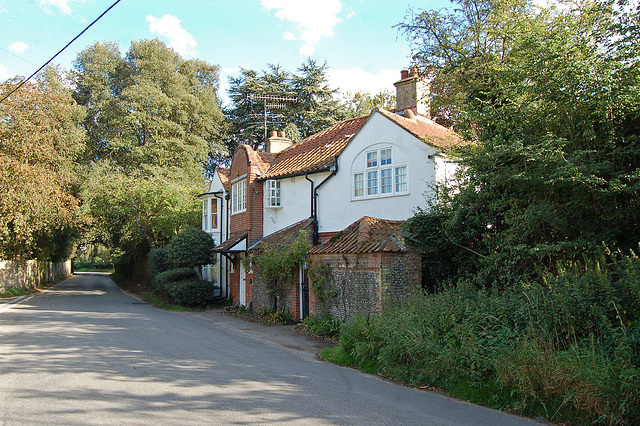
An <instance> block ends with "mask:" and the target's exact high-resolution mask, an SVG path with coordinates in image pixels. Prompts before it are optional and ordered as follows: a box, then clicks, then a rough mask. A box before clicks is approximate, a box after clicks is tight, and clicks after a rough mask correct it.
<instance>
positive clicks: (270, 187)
mask: <svg viewBox="0 0 640 426" xmlns="http://www.w3.org/2000/svg"><path fill="white" fill-rule="evenodd" d="M265 196H266V200H265V205H266V206H267V207H270V208H274V207H282V205H281V204H280V181H279V180H268V181H267V182H266V192H265Z"/></svg>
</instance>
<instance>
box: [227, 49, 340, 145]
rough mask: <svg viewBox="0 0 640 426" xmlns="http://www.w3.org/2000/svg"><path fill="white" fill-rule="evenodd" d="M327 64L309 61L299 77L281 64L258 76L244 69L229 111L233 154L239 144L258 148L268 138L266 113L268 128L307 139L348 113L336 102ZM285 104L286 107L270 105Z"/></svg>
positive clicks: (233, 85)
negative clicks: (271, 98) (282, 129)
mask: <svg viewBox="0 0 640 426" xmlns="http://www.w3.org/2000/svg"><path fill="white" fill-rule="evenodd" d="M326 72H327V65H326V64H323V65H318V64H317V63H316V62H315V61H313V60H311V59H309V60H307V61H306V62H304V63H303V64H302V65H301V66H300V68H299V69H298V74H293V73H290V72H288V71H286V70H284V69H283V68H282V67H281V66H280V65H269V66H268V69H267V70H265V71H262V72H261V73H258V72H257V71H254V70H249V69H242V70H241V72H240V76H239V77H237V78H231V79H230V89H229V95H230V98H231V101H232V104H233V105H232V107H231V108H229V109H228V111H227V112H226V114H227V116H228V118H229V120H230V121H231V122H232V123H233V130H232V131H231V132H230V136H229V138H228V140H227V147H228V149H229V152H233V151H234V150H235V147H236V146H237V144H238V143H248V144H250V145H251V146H252V147H253V148H254V149H257V148H258V147H259V146H260V145H261V144H262V143H263V142H264V139H265V133H266V131H267V130H273V129H265V126H264V114H265V110H266V114H267V127H269V126H270V125H271V126H276V125H277V126H278V127H280V128H286V129H287V130H288V133H287V134H288V135H293V136H294V137H296V136H297V139H298V140H299V139H302V138H305V137H307V136H309V135H311V134H313V133H316V132H318V131H320V130H322V129H324V128H326V127H328V126H331V125H333V124H335V123H336V122H337V121H339V120H342V119H344V118H346V113H345V111H344V109H343V108H341V107H340V105H339V104H338V102H337V101H336V100H335V99H334V95H335V93H336V90H334V89H331V88H330V87H329V85H328V80H327V76H326ZM265 96H276V97H279V98H289V99H292V100H288V101H274V102H270V101H268V100H265V99H264V97H265ZM273 104H279V105H284V106H285V107H284V108H280V107H270V106H269V105H273Z"/></svg>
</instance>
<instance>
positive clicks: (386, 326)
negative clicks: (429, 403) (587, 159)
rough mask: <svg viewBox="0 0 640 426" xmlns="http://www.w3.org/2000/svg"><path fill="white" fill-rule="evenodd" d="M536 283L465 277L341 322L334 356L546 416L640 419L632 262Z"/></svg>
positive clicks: (619, 259)
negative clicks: (495, 285) (478, 284)
mask: <svg viewBox="0 0 640 426" xmlns="http://www.w3.org/2000/svg"><path fill="white" fill-rule="evenodd" d="M559 269H560V270H561V271H562V272H561V273H559V274H558V275H555V276H554V275H548V276H547V277H546V282H545V284H535V283H530V284H522V285H519V286H515V287H511V288H507V289H503V290H496V289H477V288H475V287H474V286H473V285H470V284H469V283H467V284H466V285H465V284H462V283H461V284H459V285H458V286H457V287H453V286H449V287H447V288H445V289H444V290H442V291H441V292H438V293H434V294H425V295H424V296H421V297H413V298H410V299H407V300H405V301H404V302H403V303H402V304H401V305H400V306H397V307H392V308H390V309H387V310H385V311H384V312H383V313H382V315H381V316H379V317H372V318H369V319H368V320H366V319H364V318H360V319H357V320H355V321H353V322H351V323H348V324H346V325H345V326H343V328H342V329H341V333H340V347H339V349H337V350H336V351H334V353H332V354H328V355H327V356H330V357H331V358H333V359H336V358H337V359H340V360H341V362H342V363H346V364H352V365H356V366H359V367H360V368H362V369H364V370H367V371H370V372H377V373H379V374H382V375H385V376H388V377H392V378H394V379H397V380H401V381H403V382H406V383H409V384H412V385H417V386H436V387H440V388H443V389H445V390H447V391H449V392H451V393H453V394H455V395H457V396H459V397H463V398H465V399H470V400H473V401H476V402H481V403H483V404H487V405H490V406H493V407H496V408H499V409H506V410H509V411H514V412H517V413H519V414H524V415H530V416H541V417H543V418H545V419H547V420H549V421H564V422H567V421H568V422H571V423H573V422H578V423H585V422H595V421H598V422H603V423H629V422H633V421H634V419H637V418H638V416H639V415H640V412H639V411H638V409H639V408H638V407H640V279H639V278H640V259H639V258H638V256H637V255H636V254H635V253H633V252H630V253H629V254H623V253H621V252H620V251H616V252H609V253H608V254H607V255H601V256H599V257H597V258H595V259H585V260H584V261H581V262H575V263H571V264H563V265H562V267H561V268H559Z"/></svg>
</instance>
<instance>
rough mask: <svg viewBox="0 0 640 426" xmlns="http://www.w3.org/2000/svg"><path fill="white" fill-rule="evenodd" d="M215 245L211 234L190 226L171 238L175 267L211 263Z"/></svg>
mask: <svg viewBox="0 0 640 426" xmlns="http://www.w3.org/2000/svg"><path fill="white" fill-rule="evenodd" d="M213 247H215V244H214V242H213V239H212V238H211V235H209V234H207V233H206V232H205V231H203V230H202V229H198V228H189V229H185V230H184V231H182V232H181V233H179V234H178V235H176V236H174V237H173V238H172V239H171V243H170V244H169V252H170V254H171V261H172V263H173V266H174V267H176V268H195V267H197V266H202V265H209V264H211V262H212V258H211V250H213ZM200 279H202V277H200Z"/></svg>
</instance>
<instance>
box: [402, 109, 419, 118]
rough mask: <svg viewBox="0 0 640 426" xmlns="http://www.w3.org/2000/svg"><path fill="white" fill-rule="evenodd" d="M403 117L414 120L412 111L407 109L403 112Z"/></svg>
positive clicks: (414, 116)
mask: <svg viewBox="0 0 640 426" xmlns="http://www.w3.org/2000/svg"><path fill="white" fill-rule="evenodd" d="M404 116H405V118H408V119H409V120H413V119H415V118H416V115H415V114H414V113H413V110H412V109H411V108H407V109H405V110H404Z"/></svg>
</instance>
